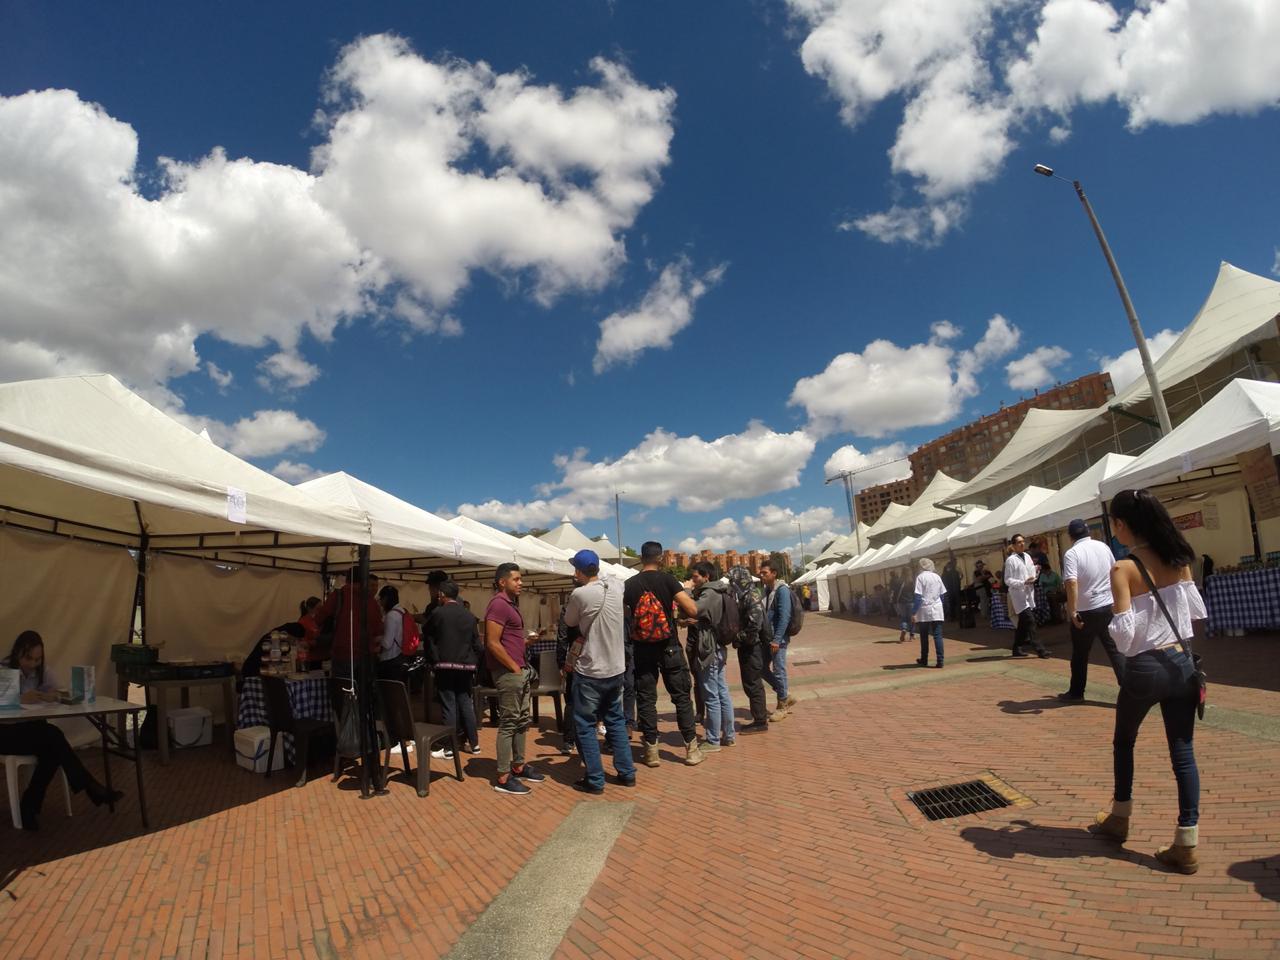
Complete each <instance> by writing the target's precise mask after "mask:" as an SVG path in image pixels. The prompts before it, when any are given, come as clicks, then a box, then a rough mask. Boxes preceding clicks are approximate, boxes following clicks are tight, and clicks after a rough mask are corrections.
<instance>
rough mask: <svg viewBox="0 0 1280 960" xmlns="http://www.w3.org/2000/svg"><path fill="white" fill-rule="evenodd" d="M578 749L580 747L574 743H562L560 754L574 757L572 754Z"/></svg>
mask: <svg viewBox="0 0 1280 960" xmlns="http://www.w3.org/2000/svg"><path fill="white" fill-rule="evenodd" d="M577 749H578V748H577V747H575V746H574V745H573V744H572V743H566V744H562V745H561V747H560V755H561V756H562V757H572V756H573V754H574V752H575V751H576V750H577Z"/></svg>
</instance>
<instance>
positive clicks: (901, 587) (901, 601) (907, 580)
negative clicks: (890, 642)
mask: <svg viewBox="0 0 1280 960" xmlns="http://www.w3.org/2000/svg"><path fill="white" fill-rule="evenodd" d="M897 582H898V585H897V587H896V588H894V592H893V609H894V610H895V611H897V615H898V642H899V643H906V642H907V634H909V633H914V632H915V631H914V630H913V629H912V627H911V594H912V592H913V585H914V582H915V581H914V580H913V579H912V576H911V568H910V567H909V566H908V567H904V568H903V570H902V574H901V575H900V576H899V577H898V581H897Z"/></svg>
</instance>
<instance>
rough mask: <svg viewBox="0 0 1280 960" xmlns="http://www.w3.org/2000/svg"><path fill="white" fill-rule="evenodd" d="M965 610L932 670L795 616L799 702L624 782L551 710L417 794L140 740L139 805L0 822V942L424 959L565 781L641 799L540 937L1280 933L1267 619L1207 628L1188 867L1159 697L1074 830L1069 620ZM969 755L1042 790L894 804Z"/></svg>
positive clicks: (839, 946)
mask: <svg viewBox="0 0 1280 960" xmlns="http://www.w3.org/2000/svg"><path fill="white" fill-rule="evenodd" d="M965 633H966V634H969V636H966V637H965V639H964V641H963V642H958V641H950V642H949V645H948V666H947V669H946V670H943V671H934V670H929V671H922V670H916V669H903V670H898V669H886V668H893V667H898V666H900V665H904V664H908V663H910V661H912V660H913V659H914V657H915V655H916V652H917V651H916V649H915V648H914V647H912V646H910V645H906V646H900V645H898V644H897V643H885V642H883V641H885V640H895V639H896V637H897V631H896V630H893V629H891V628H889V627H887V626H884V625H881V624H858V623H854V622H851V621H840V620H836V619H832V618H828V617H816V616H815V617H811V618H810V620H809V622H808V625H807V626H806V630H805V633H804V634H802V635H801V637H800V638H798V639H797V641H796V646H797V650H796V653H797V658H798V659H800V660H804V659H821V660H822V661H823V662H821V663H815V664H811V665H800V666H796V667H794V669H793V675H794V680H795V686H796V692H797V693H798V695H800V696H801V697H802V698H804V702H802V704H801V705H800V706H799V707H798V708H797V709H796V711H795V713H794V716H793V717H792V718H790V719H788V720H786V721H785V722H783V723H780V724H776V725H775V726H774V728H773V729H772V730H771V731H770V732H769V733H768V734H766V735H757V736H755V737H748V736H743V737H742V738H741V741H740V745H739V746H738V747H735V748H734V749H732V750H728V751H725V752H723V753H721V754H720V755H718V756H714V757H711V758H709V759H708V760H707V761H706V763H704V764H703V765H702V766H700V767H697V768H686V767H684V766H682V765H679V764H677V763H674V762H672V763H668V764H664V766H663V767H662V768H661V769H658V770H652V771H651V770H648V769H645V768H641V771H640V786H639V788H638V789H636V790H634V791H627V792H626V796H625V797H624V796H621V794H623V791H622V790H621V789H616V788H615V789H614V790H612V791H610V792H609V793H607V794H606V796H605V797H604V798H601V799H587V800H584V799H583V798H582V797H581V796H580V795H579V794H576V793H574V792H573V791H572V790H570V789H569V788H568V783H569V782H570V781H571V780H572V779H574V778H576V777H577V776H578V775H579V767H578V763H577V761H576V760H568V759H564V758H560V757H558V756H556V755H555V754H554V750H555V747H556V746H558V738H557V737H556V736H555V735H554V734H551V733H550V732H545V733H543V734H542V735H541V736H539V737H538V738H537V739H536V747H535V754H536V755H539V756H540V757H541V759H540V761H539V762H540V763H541V764H542V765H543V766H544V769H546V770H547V772H548V773H549V774H550V775H551V778H552V779H551V780H549V782H548V783H546V784H543V785H541V786H538V787H536V788H535V793H534V795H533V796H532V797H529V798H526V799H514V798H507V797H501V796H499V795H497V794H495V793H493V792H492V791H491V790H490V789H489V782H488V778H489V777H490V776H491V775H492V772H493V761H492V759H491V758H492V738H493V734H492V730H491V728H486V730H485V733H484V745H485V755H483V756H481V757H476V758H472V759H471V760H470V762H469V763H468V765H467V771H468V773H469V774H470V775H471V776H469V778H468V779H467V781H466V782H464V783H462V784H459V783H457V782H454V781H452V780H450V779H436V780H435V781H434V782H433V787H432V795H431V797H430V798H428V799H419V798H418V797H417V795H416V794H415V792H414V791H413V789H412V787H410V786H409V785H407V784H404V783H399V782H397V783H394V784H393V789H392V791H391V794H390V796H388V797H383V798H378V799H375V800H371V801H361V800H360V799H359V797H358V794H357V793H355V792H353V791H352V790H350V789H340V788H338V787H334V786H332V785H331V784H330V783H329V781H328V779H327V778H326V777H323V776H321V774H320V771H318V770H317V771H316V773H315V774H314V777H315V779H313V780H312V782H311V783H310V784H308V786H307V787H306V788H305V789H303V790H293V789H290V788H287V787H286V786H285V783H286V777H285V775H283V774H280V775H278V778H277V779H275V780H273V781H266V780H265V779H264V778H262V777H260V776H259V777H255V776H252V775H250V774H248V773H245V772H244V771H241V770H240V769H239V768H237V767H234V766H233V765H232V764H231V761H230V759H229V757H227V756H226V755H225V754H224V753H223V752H222V751H221V750H219V749H217V748H206V749H202V750H195V751H187V752H180V753H179V754H177V756H176V758H175V762H174V764H173V765H172V766H171V767H168V768H160V767H159V766H157V765H155V764H154V763H151V764H149V766H148V771H147V776H148V789H149V792H150V794H151V797H152V814H153V820H154V822H155V823H156V825H157V827H158V829H157V830H155V831H154V832H152V833H150V834H141V832H140V827H139V825H138V822H137V818H136V811H135V809H134V807H133V805H132V799H131V798H130V799H128V800H126V802H125V804H124V806H123V807H122V808H121V810H120V811H119V812H117V814H116V815H115V816H114V817H112V816H109V815H107V814H106V813H104V812H101V811H98V810H95V809H93V808H92V807H91V806H89V805H88V803H87V801H85V800H84V799H83V798H80V797H77V798H76V805H75V811H76V814H75V817H73V818H72V819H71V820H67V819H66V818H65V816H64V815H63V814H62V813H60V812H59V811H58V809H57V804H58V803H60V797H59V795H58V792H57V790H58V789H59V788H57V787H55V789H53V790H51V791H50V800H49V803H48V805H47V807H46V810H45V813H44V821H43V822H44V824H45V827H44V829H43V830H42V831H41V833H40V834H37V835H26V834H19V833H17V832H15V831H12V830H11V828H9V827H8V826H5V827H3V828H0V829H4V830H5V831H6V834H5V837H6V839H5V841H4V843H3V844H2V845H0V870H2V871H3V873H2V874H0V877H2V878H3V881H4V883H5V887H4V892H5V893H7V894H9V896H5V895H4V894H3V893H0V931H3V932H2V933H0V950H2V951H3V954H2V955H3V956H4V957H6V958H15V960H16V958H23V957H53V956H57V957H62V956H73V957H99V956H103V957H156V958H161V957H223V956H243V957H268V956H270V957H323V958H327V957H366V956H367V957H382V956H388V957H433V956H440V955H442V954H444V953H446V952H447V951H448V949H449V947H450V946H451V945H452V944H453V943H454V942H455V941H456V940H457V939H458V937H459V936H460V935H461V934H462V933H463V931H464V930H465V928H466V927H467V926H468V924H469V923H470V922H471V921H473V920H474V919H475V918H476V917H477V916H478V915H479V914H480V912H482V911H483V910H484V908H485V907H486V906H487V905H488V904H489V903H490V902H491V901H492V900H493V898H494V897H495V896H497V895H498V894H499V893H500V892H501V891H502V889H503V888H504V887H505V886H506V884H507V883H508V882H509V881H510V879H511V877H512V876H514V874H515V873H516V872H517V871H518V870H519V869H520V868H521V867H522V866H523V865H524V863H526V862H527V861H528V859H529V858H530V857H531V856H532V855H533V853H534V851H535V850H537V848H538V847H539V846H540V845H541V844H542V843H543V842H544V841H545V840H546V838H547V837H548V836H549V835H550V834H551V833H552V831H553V830H554V829H555V828H556V826H557V825H558V824H559V823H560V822H561V821H562V820H563V819H564V818H565V816H566V815H567V814H568V813H569V812H570V811H571V810H572V809H573V808H574V807H575V805H576V804H578V803H579V802H586V803H609V802H615V801H618V800H623V799H625V800H632V801H634V802H635V804H636V808H635V812H634V814H633V815H632V817H631V819H630V821H629V823H628V824H627V826H626V828H625V830H624V831H623V833H622V835H621V837H620V838H619V840H618V841H617V843H616V845H615V846H614V848H613V850H612V853H611V855H610V857H609V859H608V861H607V863H606V866H605V868H604V870H603V871H602V873H601V874H600V875H599V877H598V878H597V880H596V882H595V884H594V886H593V887H592V889H591V891H590V893H589V895H588V897H587V899H586V901H585V902H584V903H583V905H582V909H581V910H580V911H579V913H578V916H577V919H576V920H575V921H574V923H573V924H572V926H571V927H570V929H569V930H568V932H567V934H566V936H565V938H564V940H563V942H562V943H561V945H560V948H559V951H558V954H557V955H558V956H561V957H566V958H579V960H581V958H582V957H584V956H585V957H615V956H616V957H631V956H637V957H639V956H652V957H739V956H741V957H761V958H764V957H770V958H771V957H791V956H803V957H813V958H826V957H844V956H853V957H883V956H892V957H899V956H900V957H942V958H952V957H963V956H975V957H1044V958H1057V957H1073V958H1079V957H1099V958H1111V957H1137V956H1156V957H1174V956H1189V957H1222V958H1228V957H1239V958H1244V957H1276V956H1280V783H1277V778H1276V770H1277V769H1280V734H1277V733H1276V724H1275V722H1274V719H1275V718H1276V717H1278V716H1280V692H1277V691H1276V689H1275V688H1276V687H1277V686H1280V669H1278V668H1277V666H1276V662H1277V661H1276V659H1275V655H1274V653H1273V652H1272V651H1276V652H1280V645H1276V644H1277V641H1274V640H1269V641H1267V640H1261V639H1254V638H1249V639H1248V640H1247V641H1245V642H1240V641H1229V642H1226V641H1224V642H1223V643H1222V645H1221V646H1218V647H1215V648H1214V649H1213V650H1206V653H1209V654H1211V656H1210V663H1211V671H1212V672H1213V673H1214V676H1215V677H1222V678H1230V679H1231V680H1233V681H1234V683H1226V682H1219V683H1215V685H1214V687H1213V697H1214V703H1215V705H1217V706H1219V708H1220V709H1222V710H1229V711H1233V713H1232V714H1231V717H1235V718H1236V719H1237V720H1238V719H1239V717H1241V716H1245V715H1246V714H1247V715H1248V716H1245V719H1246V720H1247V719H1249V717H1256V718H1258V720H1259V723H1260V724H1261V726H1260V728H1259V729H1260V730H1261V732H1260V733H1258V732H1256V731H1254V732H1240V730H1237V729H1234V727H1235V726H1238V725H1239V724H1238V723H1236V721H1235V720H1231V719H1230V718H1228V721H1220V722H1218V723H1217V725H1213V726H1210V725H1207V724H1206V725H1205V726H1203V727H1202V728H1201V730H1200V731H1199V735H1198V737H1197V753H1198V756H1199V758H1200V762H1201V769H1202V777H1203V782H1204V796H1203V801H1202V808H1203V810H1202V836H1201V847H1200V854H1201V859H1202V861H1203V866H1202V868H1201V870H1200V872H1199V873H1198V874H1197V875H1195V876H1193V877H1183V876H1178V875H1173V874H1169V873H1165V872H1163V871H1162V870H1160V869H1159V867H1158V865H1156V864H1155V862H1154V860H1153V858H1152V857H1151V852H1152V851H1153V850H1154V848H1155V847H1156V846H1157V845H1158V844H1160V843H1164V842H1167V841H1168V839H1169V838H1170V836H1171V834H1172V830H1173V823H1174V817H1175V814H1176V797H1175V791H1174V784H1173V779H1172V776H1171V774H1170V772H1169V764H1168V758H1167V754H1166V751H1165V747H1164V742H1163V735H1162V731H1161V728H1160V724H1159V721H1158V718H1156V717H1154V716H1153V718H1152V720H1151V721H1149V722H1148V723H1147V724H1146V726H1145V727H1144V729H1143V732H1142V735H1141V737H1140V740H1139V743H1138V771H1137V788H1136V790H1135V797H1136V800H1137V803H1136V812H1135V820H1134V830H1133V834H1132V836H1131V838H1130V841H1129V843H1128V844H1127V845H1126V846H1125V847H1124V848H1119V847H1116V846H1112V845H1108V844H1106V843H1104V842H1102V841H1100V840H1097V839H1095V838H1094V837H1092V836H1091V835H1090V834H1088V833H1087V832H1085V831H1084V830H1083V829H1082V826H1083V825H1084V824H1086V823H1087V822H1088V821H1089V820H1090V819H1091V818H1092V814H1093V812H1094V810H1096V809H1097V808H1098V807H1099V805H1101V804H1103V803H1104V802H1105V801H1106V799H1107V797H1108V795H1109V777H1110V735H1111V719H1112V712H1111V709H1110V707H1109V706H1107V705H1105V704H1103V703H1099V704H1097V705H1085V706H1072V707H1064V708H1059V707H1058V706H1057V705H1056V703H1055V702H1053V701H1051V699H1048V698H1050V697H1051V695H1052V693H1054V692H1056V691H1057V690H1059V689H1063V688H1065V677H1066V664H1065V662H1064V661H1063V660H1062V659H1061V656H1062V654H1063V652H1065V646H1064V637H1065V634H1063V635H1061V636H1059V635H1058V634H1055V633H1053V632H1052V631H1050V632H1048V633H1047V634H1046V639H1048V640H1049V642H1050V644H1051V646H1053V648H1054V649H1055V658H1054V659H1053V660H1049V661H1043V662H1041V661H1018V662H1017V663H1016V664H1012V665H1011V664H1007V663H1003V662H1001V661H999V660H992V659H988V658H990V657H995V656H998V651H994V649H993V647H992V646H990V645H993V644H996V643H1005V642H1007V640H1006V637H1005V636H1004V635H999V636H996V635H991V634H987V633H984V632H979V631H966V632H965ZM1228 643H1230V644H1231V646H1227V644H1228ZM973 661H976V662H973ZM1106 672H1107V671H1106V668H1105V667H1103V666H1102V665H1101V663H1100V662H1099V664H1098V665H1096V666H1095V667H1094V669H1093V672H1092V678H1093V679H1096V680H1098V681H1100V682H1099V684H1098V689H1099V690H1104V689H1105V683H1103V682H1102V681H1105V680H1106V679H1107V678H1106ZM895 685H896V686H895ZM815 694H817V695H818V696H816V697H815V696H814V695H815ZM1268 722H1270V726H1268V725H1267V723H1268ZM664 732H665V733H666V739H665V743H666V744H667V745H668V748H667V749H666V750H665V751H664V753H665V754H666V756H667V757H668V758H670V759H672V760H674V759H675V757H676V746H677V743H676V741H677V740H678V737H677V735H676V734H675V731H674V729H673V725H672V724H670V723H669V722H666V723H664ZM544 755H545V756H544ZM437 766H438V767H442V766H443V765H442V764H440V763H439V762H438V761H437ZM117 769H118V771H119V774H118V776H119V778H120V779H124V774H125V773H126V772H127V771H126V770H125V768H124V766H123V764H121V765H120V766H119V767H118V768H117ZM988 772H990V773H993V774H995V775H996V776H998V777H1000V778H1001V779H1003V780H1004V781H1005V782H1007V783H1008V784H1009V785H1010V786H1012V787H1013V788H1014V789H1016V790H1018V791H1020V792H1021V793H1023V794H1025V795H1026V796H1027V797H1029V798H1030V799H1031V801H1033V805H1032V806H1029V807H1025V808H1009V809H1005V810H1002V811H997V812H993V813H989V814H984V815H980V816H977V817H968V818H964V819H962V820H955V821H945V822H939V823H933V824H927V823H924V822H923V821H922V820H921V818H920V817H919V815H918V814H917V813H916V812H915V811H914V810H913V809H911V808H909V806H908V804H907V803H906V800H905V793H906V790H907V789H910V788H914V787H918V786H925V785H931V784H935V783H942V782H952V781H956V780H961V779H964V780H968V779H973V778H975V777H977V776H979V775H982V774H984V773H988ZM4 815H5V816H6V817H7V811H4ZM14 897H16V898H17V899H16V900H15V899H13V898H14ZM537 921H538V918H537V917H530V918H529V922H530V923H536V922H537Z"/></svg>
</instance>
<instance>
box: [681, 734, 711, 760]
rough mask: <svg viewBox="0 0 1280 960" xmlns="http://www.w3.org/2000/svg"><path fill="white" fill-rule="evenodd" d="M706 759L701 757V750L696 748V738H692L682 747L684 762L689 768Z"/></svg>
mask: <svg viewBox="0 0 1280 960" xmlns="http://www.w3.org/2000/svg"><path fill="white" fill-rule="evenodd" d="M705 759H706V758H705V757H703V755H702V748H701V747H699V746H698V738H697V737H694V738H693V739H692V740H690V741H689V742H688V743H686V744H685V745H684V762H685V763H686V764H688V765H689V766H691V767H696V766H697V765H698V764H700V763H701V762H702V761H703V760H705Z"/></svg>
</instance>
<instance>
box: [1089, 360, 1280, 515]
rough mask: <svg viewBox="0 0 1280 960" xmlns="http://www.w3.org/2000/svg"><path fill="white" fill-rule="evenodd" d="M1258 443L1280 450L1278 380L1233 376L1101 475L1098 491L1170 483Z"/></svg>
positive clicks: (1104, 493)
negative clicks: (1184, 416)
mask: <svg viewBox="0 0 1280 960" xmlns="http://www.w3.org/2000/svg"><path fill="white" fill-rule="evenodd" d="M1258 447H1270V449H1271V451H1272V453H1276V452H1280V384H1277V383H1264V382H1262V381H1259V380H1233V381H1231V383H1229V384H1227V386H1226V387H1224V388H1223V389H1222V390H1221V391H1219V392H1218V394H1217V396H1215V397H1214V398H1213V399H1212V400H1210V401H1209V402H1208V403H1206V404H1205V405H1204V406H1203V407H1201V408H1200V409H1199V410H1197V411H1196V412H1195V413H1193V414H1192V415H1191V416H1190V417H1188V418H1187V419H1186V420H1184V421H1183V422H1182V423H1181V424H1179V425H1178V426H1177V427H1176V428H1175V429H1174V430H1173V432H1172V433H1169V434H1166V435H1165V436H1163V437H1161V438H1160V440H1159V442H1158V443H1156V444H1155V445H1154V446H1152V447H1150V448H1149V449H1148V450H1147V451H1146V452H1145V453H1143V454H1142V456H1140V457H1138V458H1136V459H1135V460H1134V461H1133V462H1132V463H1130V464H1128V465H1127V466H1126V467H1125V468H1124V469H1122V470H1119V471H1117V472H1116V473H1113V474H1112V475H1111V476H1109V477H1107V478H1105V479H1103V480H1102V482H1101V483H1100V485H1099V486H1100V490H1099V493H1100V495H1101V496H1102V497H1105V498H1110V497H1112V496H1114V495H1115V494H1116V493H1117V492H1118V491H1120V490H1126V489H1130V488H1133V487H1149V486H1157V485H1159V484H1162V483H1172V482H1174V481H1176V480H1177V479H1178V477H1180V476H1182V475H1183V474H1188V473H1191V472H1192V471H1195V470H1201V469H1204V468H1206V467H1212V466H1216V465H1218V464H1221V463H1223V462H1225V461H1229V460H1231V459H1232V458H1233V457H1235V456H1237V455H1238V454H1241V453H1244V452H1245V451H1247V450H1254V449H1257V448H1258Z"/></svg>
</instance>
